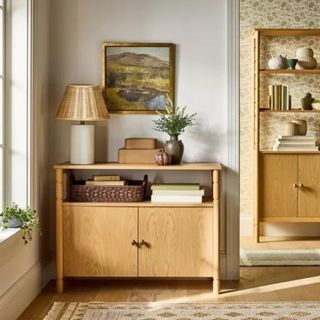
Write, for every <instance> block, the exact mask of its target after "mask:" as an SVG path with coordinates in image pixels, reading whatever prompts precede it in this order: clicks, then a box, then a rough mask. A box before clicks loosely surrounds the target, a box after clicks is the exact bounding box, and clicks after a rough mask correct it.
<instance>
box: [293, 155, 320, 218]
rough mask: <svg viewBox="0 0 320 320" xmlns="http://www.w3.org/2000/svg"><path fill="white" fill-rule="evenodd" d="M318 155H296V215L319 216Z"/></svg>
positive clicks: (319, 159)
mask: <svg viewBox="0 0 320 320" xmlns="http://www.w3.org/2000/svg"><path fill="white" fill-rule="evenodd" d="M319 178H320V157H319V156H317V155H299V157H298V185H299V186H300V187H299V191H298V217H301V218H302V217H303V218H307V217H318V218H320V182H319Z"/></svg>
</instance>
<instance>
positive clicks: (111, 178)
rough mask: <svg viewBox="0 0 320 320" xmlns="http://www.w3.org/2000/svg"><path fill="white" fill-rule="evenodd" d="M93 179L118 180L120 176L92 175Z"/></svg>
mask: <svg viewBox="0 0 320 320" xmlns="http://www.w3.org/2000/svg"><path fill="white" fill-rule="evenodd" d="M93 180H94V181H120V180H121V178H120V176H101V175H99V176H93Z"/></svg>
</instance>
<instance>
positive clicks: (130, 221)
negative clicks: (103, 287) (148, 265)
mask: <svg viewBox="0 0 320 320" xmlns="http://www.w3.org/2000/svg"><path fill="white" fill-rule="evenodd" d="M137 212H138V209H137V208H105V207H73V206H64V207H63V224H64V225H63V228H64V275H65V276H87V277H88V276H115V277H123V276H126V277H127V276H136V275H137V247H136V246H132V245H131V241H132V240H137V236H138V235H137V223H138V220H137V219H138V214H137Z"/></svg>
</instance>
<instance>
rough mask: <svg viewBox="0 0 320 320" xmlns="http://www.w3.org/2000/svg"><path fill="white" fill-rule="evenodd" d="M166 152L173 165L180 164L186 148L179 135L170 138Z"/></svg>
mask: <svg viewBox="0 0 320 320" xmlns="http://www.w3.org/2000/svg"><path fill="white" fill-rule="evenodd" d="M164 151H165V153H166V154H168V155H169V156H170V157H171V164H180V163H181V160H182V156H183V151H184V146H183V143H182V141H181V140H179V139H178V136H177V135H172V136H170V140H169V141H166V143H165V145H164Z"/></svg>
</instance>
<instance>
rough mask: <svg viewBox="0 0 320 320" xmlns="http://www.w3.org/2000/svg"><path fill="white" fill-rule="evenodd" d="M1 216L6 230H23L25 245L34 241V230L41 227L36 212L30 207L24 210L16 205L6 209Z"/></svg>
mask: <svg viewBox="0 0 320 320" xmlns="http://www.w3.org/2000/svg"><path fill="white" fill-rule="evenodd" d="M0 216H1V221H0V222H1V225H2V227H3V228H4V229H7V228H21V230H22V232H23V236H22V239H23V240H24V242H25V244H27V243H28V241H31V240H32V230H33V229H34V228H35V227H37V226H38V225H39V221H38V217H37V215H36V211H35V210H33V209H30V208H28V207H27V208H26V209H22V208H20V207H19V206H18V205H17V204H15V203H14V204H13V205H12V206H11V207H6V208H5V210H4V211H3V212H2V213H1V215H0Z"/></svg>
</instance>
